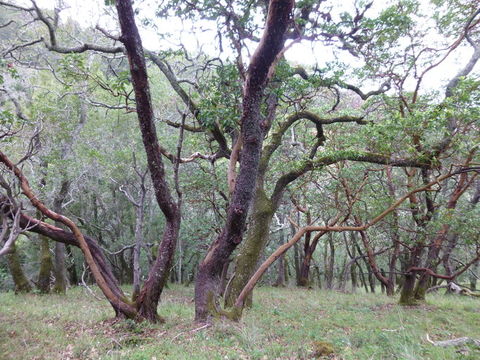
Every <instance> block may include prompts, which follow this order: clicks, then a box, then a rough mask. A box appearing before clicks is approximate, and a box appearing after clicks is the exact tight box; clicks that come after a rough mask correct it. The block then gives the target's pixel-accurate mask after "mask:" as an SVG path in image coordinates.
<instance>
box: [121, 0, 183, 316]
mask: <svg viewBox="0 0 480 360" xmlns="http://www.w3.org/2000/svg"><path fill="white" fill-rule="evenodd" d="M116 5H117V12H118V18H119V21H120V28H121V32H122V35H121V38H120V39H121V41H122V42H123V44H124V45H125V49H126V53H127V56H128V62H129V65H130V74H131V77H132V85H133V89H134V92H135V100H136V103H137V116H138V121H139V125H140V131H141V134H142V141H143V145H144V148H145V152H146V155H147V162H148V169H149V171H150V176H151V179H152V183H153V188H154V191H155V197H156V199H157V203H158V205H159V207H160V209H161V210H162V212H163V215H164V216H165V222H166V223H165V228H164V230H163V238H162V241H161V243H160V245H159V247H158V253H157V258H156V260H155V262H154V264H153V266H152V267H151V268H150V272H149V274H148V278H147V280H146V282H145V284H144V286H143V288H142V290H141V291H140V294H139V295H138V298H137V299H136V307H137V310H138V312H139V315H140V316H141V317H144V318H146V319H149V320H150V321H158V320H160V317H159V316H158V314H157V306H158V301H159V300H160V295H161V293H162V290H163V287H164V286H165V284H166V282H167V280H168V276H169V273H170V269H171V267H172V264H173V255H174V253H175V247H176V244H177V239H178V233H179V229H180V221H181V216H180V209H179V208H178V206H177V204H176V202H175V201H174V199H173V198H172V196H171V193H170V189H169V186H168V183H167V181H166V178H165V168H164V164H163V160H162V153H161V148H160V144H159V141H158V137H157V131H156V127H155V121H154V120H155V117H154V113H153V107H152V101H151V96H150V86H149V82H148V75H147V67H146V63H145V55H144V52H143V47H142V41H141V38H140V35H139V33H138V28H137V25H136V24H135V16H134V12H133V8H132V3H131V1H130V0H118V1H117V4H116Z"/></svg>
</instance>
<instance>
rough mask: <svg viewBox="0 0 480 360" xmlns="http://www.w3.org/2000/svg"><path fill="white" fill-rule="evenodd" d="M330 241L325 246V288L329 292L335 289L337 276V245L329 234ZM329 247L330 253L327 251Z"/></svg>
mask: <svg viewBox="0 0 480 360" xmlns="http://www.w3.org/2000/svg"><path fill="white" fill-rule="evenodd" d="M328 235H329V236H328V241H327V243H326V244H325V257H324V258H325V287H326V288H327V289H328V290H332V289H333V278H334V276H335V244H334V243H333V236H332V234H331V233H329V234H328ZM327 247H328V251H327Z"/></svg>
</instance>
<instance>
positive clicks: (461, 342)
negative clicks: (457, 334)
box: [426, 334, 480, 347]
mask: <svg viewBox="0 0 480 360" xmlns="http://www.w3.org/2000/svg"><path fill="white" fill-rule="evenodd" d="M426 339H427V341H428V342H429V343H430V344H432V345H433V346H441V347H446V346H460V345H465V344H473V345H475V346H480V340H475V339H472V338H469V337H461V338H457V339H451V340H443V341H433V340H431V339H430V337H429V336H428V334H427V336H426Z"/></svg>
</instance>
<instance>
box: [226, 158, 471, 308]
mask: <svg viewBox="0 0 480 360" xmlns="http://www.w3.org/2000/svg"><path fill="white" fill-rule="evenodd" d="M467 171H475V172H480V167H469V168H462V169H461V170H459V171H455V172H449V173H447V174H445V175H442V176H439V177H438V178H436V179H435V180H433V181H431V182H429V183H428V184H426V185H424V186H422V187H420V188H417V189H414V190H412V191H410V192H408V193H406V194H405V195H403V196H402V197H401V198H399V199H398V200H396V201H395V202H394V203H392V205H390V206H389V207H388V208H387V209H385V210H384V211H383V212H381V213H380V214H379V215H377V216H376V217H374V218H373V219H372V220H370V221H369V222H368V223H366V224H364V225H358V226H304V227H302V228H300V229H299V230H298V231H297V232H296V233H295V235H294V236H293V237H292V238H291V239H290V240H289V241H288V242H287V243H285V244H283V245H282V246H280V247H279V248H278V249H277V250H275V251H274V252H273V254H272V255H270V256H269V257H268V258H267V260H265V262H264V263H263V264H262V265H261V266H260V267H259V268H258V270H257V271H256V272H255V274H253V276H252V277H251V278H250V280H249V281H248V283H247V284H246V285H245V287H244V288H243V290H242V292H241V293H240V295H238V297H237V299H236V301H235V308H236V310H234V311H236V312H241V309H242V308H243V304H244V301H245V299H246V297H247V296H248V294H249V293H250V292H251V291H252V290H253V288H254V287H255V285H256V284H257V282H258V280H260V278H261V277H262V275H263V274H264V273H265V271H266V270H267V269H268V267H269V266H270V265H271V264H272V263H273V262H275V260H277V259H278V258H279V257H280V256H282V255H283V254H284V253H285V252H286V251H287V250H288V249H290V248H291V247H292V246H293V245H294V244H295V243H297V242H298V241H300V239H302V237H303V235H304V234H305V233H307V232H312V231H321V232H331V231H333V232H344V231H365V230H367V229H368V228H370V227H372V226H373V225H375V224H377V223H378V222H379V221H381V220H382V219H384V218H385V217H386V216H387V215H388V214H390V213H391V212H393V211H394V210H395V209H396V208H397V207H398V206H400V205H401V204H402V203H403V202H404V201H405V200H407V199H408V198H409V197H410V196H412V195H413V194H416V193H419V192H423V191H427V190H429V189H430V188H431V187H432V186H434V185H437V184H439V183H440V182H442V181H444V180H446V179H448V178H450V177H452V176H455V175H458V174H461V173H462V172H467ZM479 258H480V253H477V257H476V258H475V259H474V260H472V261H471V262H470V263H468V264H467V265H468V266H470V265H471V264H473V263H474V262H475V261H477V260H478V259H479ZM467 268H468V267H465V268H464V269H462V270H461V271H458V272H457V273H456V274H455V276H458V275H460V274H462V273H463V272H464V271H466V270H467ZM420 270H422V269H420Z"/></svg>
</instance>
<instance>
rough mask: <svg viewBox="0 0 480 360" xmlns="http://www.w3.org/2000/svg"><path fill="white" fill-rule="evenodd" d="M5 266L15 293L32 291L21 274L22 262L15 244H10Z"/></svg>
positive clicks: (22, 273)
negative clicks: (8, 271) (10, 276)
mask: <svg viewBox="0 0 480 360" xmlns="http://www.w3.org/2000/svg"><path fill="white" fill-rule="evenodd" d="M7 264H8V269H9V270H10V274H11V275H12V279H13V283H14V285H15V293H26V292H30V291H32V286H31V285H30V282H29V281H28V279H27V277H26V276H25V273H24V272H23V268H22V262H21V260H20V256H19V254H18V251H17V247H16V246H15V244H12V246H11V250H10V253H9V254H8V255H7Z"/></svg>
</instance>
